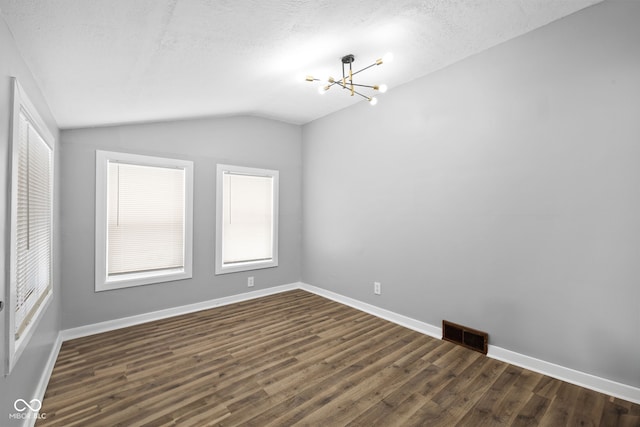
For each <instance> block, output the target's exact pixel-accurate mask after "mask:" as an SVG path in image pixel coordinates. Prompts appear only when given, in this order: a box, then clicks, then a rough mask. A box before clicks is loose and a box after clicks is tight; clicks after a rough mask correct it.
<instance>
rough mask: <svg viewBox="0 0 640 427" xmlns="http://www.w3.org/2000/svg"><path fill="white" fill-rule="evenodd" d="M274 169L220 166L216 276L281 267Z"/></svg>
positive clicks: (218, 172) (277, 175)
mask: <svg viewBox="0 0 640 427" xmlns="http://www.w3.org/2000/svg"><path fill="white" fill-rule="evenodd" d="M278 180H279V173H278V171H275V170H269V169H257V168H248V167H243V166H232V165H218V167H217V184H216V191H217V194H216V274H225V273H233V272H238V271H246V270H255V269H259V268H268V267H276V266H277V265H278Z"/></svg>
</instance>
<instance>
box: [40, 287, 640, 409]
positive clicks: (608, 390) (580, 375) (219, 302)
mask: <svg viewBox="0 0 640 427" xmlns="http://www.w3.org/2000/svg"><path fill="white" fill-rule="evenodd" d="M294 289H302V290H305V291H307V292H311V293H313V294H316V295H319V296H321V297H324V298H327V299H330V300H333V301H336V302H339V303H341V304H345V305H348V306H350V307H353V308H355V309H358V310H361V311H364V312H365V313H369V314H371V315H373V316H376V317H379V318H381V319H385V320H388V321H390V322H393V323H396V324H398V325H400V326H404V327H406V328H409V329H412V330H414V331H416V332H420V333H422V334H425V335H428V336H431V337H434V338H437V339H440V338H442V329H441V328H440V327H438V326H434V325H431V324H428V323H425V322H422V321H419V320H416V319H413V318H411V317H407V316H404V315H402V314H398V313H395V312H393V311H390V310H386V309H383V308H380V307H377V306H375V305H372V304H368V303H365V302H362V301H359V300H356V299H354V298H350V297H347V296H344V295H341V294H338V293H336V292H332V291H329V290H326V289H323V288H319V287H317V286H313V285H309V284H307V283H302V282H296V283H290V284H287V285H281V286H275V287H272V288H266V289H261V290H257V291H251V292H247V293H243V294H238V295H231V296H228V297H223V298H217V299H213V300H208V301H203V302H199V303H195V304H189V305H184V306H180V307H174V308H169V309H165V310H158V311H154V312H150V313H145V314H140V315H136V316H130V317H125V318H122V319H115V320H109V321H106V322H100V323H95V324H92V325H86V326H80V327H77V328H71V329H65V330H63V331H61V332H60V334H59V336H58V339H57V340H56V344H55V345H54V348H53V349H52V352H51V356H50V357H49V361H48V362H47V366H46V367H45V371H44V372H43V375H42V377H41V380H40V383H39V384H38V389H37V390H38V392H37V393H36V396H40V397H42V396H44V391H45V390H46V386H47V383H48V380H49V377H50V375H51V372H52V371H53V365H54V364H55V360H56V358H57V355H58V352H59V351H60V346H61V344H62V342H63V341H68V340H71V339H75V338H82V337H86V336H89V335H94V334H99V333H102V332H108V331H113V330H116V329H121V328H125V327H128V326H134V325H139V324H141V323H146V322H151V321H154V320H160V319H166V318H169V317H174V316H179V315H182V314H188V313H193V312H196V311H201V310H207V309H210V308H215V307H220V306H224V305H228V304H234V303H237V302H242V301H248V300H252V299H255V298H260V297H264V296H268V295H274V294H278V293H281V292H287V291H291V290H294ZM487 356H488V357H491V358H493V359H496V360H500V361H502V362H506V363H510V364H512V365H515V366H519V367H521V368H525V369H529V370H531V371H535V372H538V373H541V374H544V375H548V376H550V377H553V378H557V379H559V380H562V381H566V382H568V383H571V384H575V385H578V386H580V387H585V388H588V389H591V390H594V391H597V392H600V393H604V394H607V395H610V396H614V397H617V398H620V399H624V400H627V401H630V402H633V403H636V404H640V388H637V387H633V386H630V385H627V384H622V383H618V382H615V381H612V380H608V379H606V378H601V377H597V376H595V375H592V374H588V373H585V372H581V371H576V370H574V369H571V368H567V367H564V366H560V365H556V364H554V363H551V362H546V361H544V360H540V359H536V358H534V357H530V356H526V355H524V354H520V353H516V352H514V351H511V350H507V349H504V348H501V347H496V346H494V345H489V352H488V354H487Z"/></svg>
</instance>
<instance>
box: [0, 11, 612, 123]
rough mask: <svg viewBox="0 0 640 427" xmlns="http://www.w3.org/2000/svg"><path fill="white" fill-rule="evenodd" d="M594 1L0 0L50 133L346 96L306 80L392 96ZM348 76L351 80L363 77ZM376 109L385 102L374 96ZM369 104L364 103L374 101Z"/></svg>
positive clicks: (274, 108) (296, 112) (279, 111)
mask: <svg viewBox="0 0 640 427" xmlns="http://www.w3.org/2000/svg"><path fill="white" fill-rule="evenodd" d="M600 1H601V0H393V1H389V0H314V1H310V0H281V1H270V0H51V1H42V0H0V10H1V13H2V16H3V17H4V19H5V20H6V22H7V24H8V26H9V28H10V29H11V31H12V33H13V35H14V38H15V40H16V44H17V45H18V48H19V49H20V51H21V53H22V55H23V57H24V59H25V61H26V62H27V64H28V66H29V67H30V68H31V71H32V72H33V74H34V76H35V78H36V80H37V81H38V83H39V86H40V88H41V89H42V92H43V94H44V96H45V98H46V99H47V102H48V103H49V106H50V107H51V109H52V112H53V115H54V117H55V118H56V120H57V122H58V125H59V126H60V127H61V128H75V127H86V126H99V125H108V124H120V123H132V122H141V121H158V120H169V119H180V118H188V117H202V116H224V115H236V114H243V115H257V116H262V117H269V118H274V119H278V120H283V121H286V122H291V123H296V124H303V123H307V122H309V121H312V120H314V119H316V118H319V117H322V116H324V115H326V114H329V113H331V112H334V111H337V110H340V109H342V108H345V107H347V106H349V105H351V104H353V103H354V102H366V101H363V100H362V98H358V97H350V96H347V94H346V93H340V91H338V90H335V91H333V90H332V91H330V92H329V93H327V94H325V95H324V96H322V97H320V96H319V95H318V94H317V87H318V84H317V82H316V83H315V84H314V83H308V82H305V81H304V76H305V75H307V74H312V75H314V76H318V77H323V78H326V77H327V76H329V75H332V76H334V77H338V76H339V75H340V74H341V62H340V58H341V57H342V56H344V55H346V54H349V53H352V54H354V55H355V58H356V59H355V62H354V64H353V65H354V68H355V69H357V68H360V67H362V66H365V65H369V64H370V63H373V62H374V61H375V60H376V59H377V58H379V57H381V56H382V55H383V54H384V53H386V52H393V53H394V56H395V60H394V61H393V62H392V63H389V64H383V65H382V66H380V67H375V68H373V69H371V70H367V71H365V72H363V73H362V74H361V75H360V76H361V79H362V82H363V83H367V84H372V83H386V84H387V85H388V86H389V88H390V90H393V88H394V87H396V86H398V85H401V84H403V83H406V82H408V81H411V80H413V79H416V78H418V77H420V76H423V75H425V74H428V73H430V72H433V71H435V70H438V69H441V68H443V67H445V66H447V65H449V64H452V63H454V62H456V61H459V60H461V59H463V58H465V57H468V56H470V55H473V54H476V53H478V52H481V51H483V50H485V49H487V48H489V47H491V46H494V45H496V44H499V43H502V42H504V41H506V40H509V39H511V38H514V37H517V36H519V35H521V34H524V33H526V32H529V31H531V30H534V29H536V28H538V27H541V26H543V25H545V24H548V23H549V22H552V21H554V20H557V19H560V18H562V17H564V16H566V15H569V14H571V13H574V12H576V11H578V10H580V9H582V8H584V7H587V6H590V5H592V4H595V3H598V2H600ZM360 76H359V77H360ZM379 99H380V102H384V95H380V97H379ZM374 108H375V107H374Z"/></svg>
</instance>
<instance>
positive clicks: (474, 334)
mask: <svg viewBox="0 0 640 427" xmlns="http://www.w3.org/2000/svg"><path fill="white" fill-rule="evenodd" d="M442 339H443V340H446V341H451V342H453V343H456V344H460V345H461V346H463V347H467V348H469V349H471V350H475V351H479V352H480V353H482V354H487V346H488V343H489V334H487V333H486V332H482V331H478V330H475V329H471V328H467V327H466V326H462V325H457V324H455V323H452V322H448V321H446V320H443V321H442Z"/></svg>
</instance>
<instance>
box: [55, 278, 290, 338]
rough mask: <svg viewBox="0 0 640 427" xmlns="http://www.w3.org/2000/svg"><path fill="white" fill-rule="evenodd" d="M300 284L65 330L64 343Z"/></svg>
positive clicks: (250, 298)
mask: <svg viewBox="0 0 640 427" xmlns="http://www.w3.org/2000/svg"><path fill="white" fill-rule="evenodd" d="M299 288H300V283H298V282H296V283H290V284H287V285H280V286H274V287H272V288H266V289H260V290H256V291H251V292H245V293H243V294H237V295H230V296H228V297H222V298H216V299H212V300H208V301H202V302H197V303H194V304H188V305H182V306H179V307H172V308H167V309H164V310H158V311H152V312H149V313H144V314H138V315H135V316H129V317H123V318H121V319H114V320H107V321H105V322H99V323H94V324H91V325H85V326H78V327H76V328H71V329H64V330H63V331H62V332H61V334H62V340H63V341H69V340H72V339H76V338H82V337H86V336H89V335H95V334H100V333H103V332H109V331H113V330H116V329H121V328H126V327H129V326H135V325H140V324H142V323H147V322H153V321H154V320H161V319H166V318H169V317H174V316H180V315H182V314H189V313H194V312H196V311H202V310H208V309H210V308H215V307H221V306H223V305H229V304H235V303H237V302H242V301H249V300H252V299H256V298H261V297H265V296H268V295H273V294H278V293H281V292H286V291H291V290H293V289H299Z"/></svg>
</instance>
